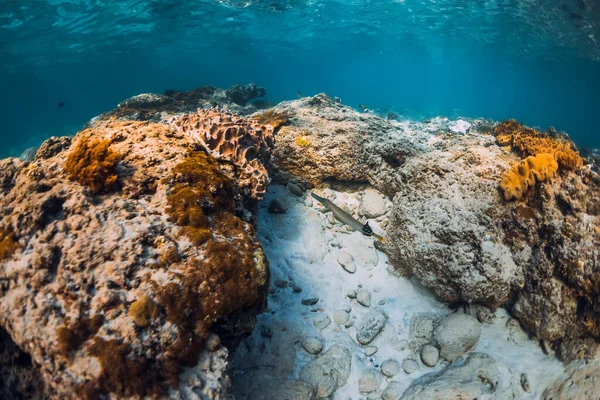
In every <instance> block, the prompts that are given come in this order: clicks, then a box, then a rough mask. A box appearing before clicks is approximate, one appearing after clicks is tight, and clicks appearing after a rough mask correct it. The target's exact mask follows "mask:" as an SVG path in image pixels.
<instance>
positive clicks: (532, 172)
mask: <svg viewBox="0 0 600 400" xmlns="http://www.w3.org/2000/svg"><path fill="white" fill-rule="evenodd" d="M557 171H558V163H557V162H556V160H555V159H554V157H553V156H552V155H551V154H547V153H541V154H538V155H537V156H529V157H527V158H526V159H524V160H522V161H521V162H519V163H518V164H516V165H514V166H513V167H512V168H511V169H510V170H509V171H508V172H507V173H506V174H504V176H502V181H501V182H500V187H501V188H502V190H504V198H505V199H506V200H510V199H513V198H515V199H520V198H521V196H523V193H525V191H527V189H528V188H529V187H530V186H533V185H535V182H536V181H538V182H542V181H545V180H546V179H550V178H552V177H553V176H554V175H555V174H556V172H557Z"/></svg>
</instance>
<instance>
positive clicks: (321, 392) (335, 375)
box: [300, 345, 352, 398]
mask: <svg viewBox="0 0 600 400" xmlns="http://www.w3.org/2000/svg"><path fill="white" fill-rule="evenodd" d="M351 366H352V356H351V355H350V352H349V351H348V350H346V349H344V348H342V347H340V346H337V345H334V346H331V347H330V348H329V349H328V350H327V351H326V352H325V353H323V354H321V355H320V356H318V357H317V358H315V359H314V360H313V361H311V362H310V363H308V364H307V365H305V366H304V367H303V368H302V369H301V370H300V379H302V380H304V381H306V382H309V383H310V384H312V385H313V386H314V387H315V388H316V397H317V398H322V397H329V396H331V395H332V394H333V393H334V392H335V391H336V390H337V389H338V388H340V387H342V386H344V385H345V384H346V381H347V379H348V377H349V376H350V368H351Z"/></svg>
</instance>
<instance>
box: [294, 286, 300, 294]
mask: <svg viewBox="0 0 600 400" xmlns="http://www.w3.org/2000/svg"><path fill="white" fill-rule="evenodd" d="M292 292H294V293H301V292H302V288H301V287H300V286H292Z"/></svg>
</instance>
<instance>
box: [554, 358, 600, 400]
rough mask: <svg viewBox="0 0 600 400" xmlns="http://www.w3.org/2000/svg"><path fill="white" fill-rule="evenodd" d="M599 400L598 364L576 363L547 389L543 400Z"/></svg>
mask: <svg viewBox="0 0 600 400" xmlns="http://www.w3.org/2000/svg"><path fill="white" fill-rule="evenodd" d="M598 398H600V362H598V361H596V362H590V363H586V362H584V361H576V362H573V363H571V364H569V365H568V366H567V369H566V371H565V373H564V375H563V376H562V377H561V378H560V379H559V380H558V381H557V382H554V383H553V384H552V385H550V387H548V388H547V389H546V390H545V391H544V394H543V395H542V399H543V400H567V399H568V400H587V399H598Z"/></svg>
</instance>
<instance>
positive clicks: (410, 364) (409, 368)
mask: <svg viewBox="0 0 600 400" xmlns="http://www.w3.org/2000/svg"><path fill="white" fill-rule="evenodd" d="M402 369H403V370H404V372H406V373H407V374H409V375H410V374H412V373H413V372H416V371H417V370H418V369H419V364H417V362H416V361H415V360H409V359H406V360H404V361H402Z"/></svg>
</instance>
